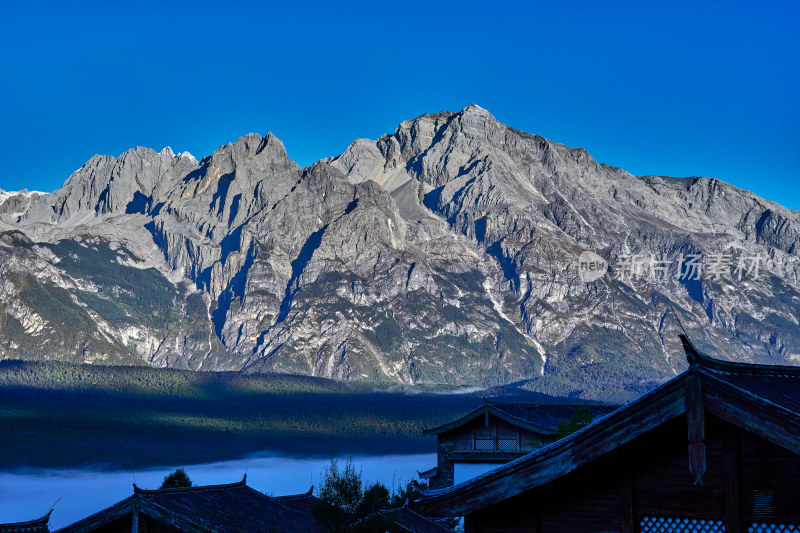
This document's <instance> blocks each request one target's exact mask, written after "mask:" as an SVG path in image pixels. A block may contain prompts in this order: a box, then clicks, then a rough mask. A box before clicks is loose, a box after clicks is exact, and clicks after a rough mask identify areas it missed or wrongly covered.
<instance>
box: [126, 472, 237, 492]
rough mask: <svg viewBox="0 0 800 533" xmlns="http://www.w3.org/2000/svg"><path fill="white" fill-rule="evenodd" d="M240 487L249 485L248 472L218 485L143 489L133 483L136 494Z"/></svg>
mask: <svg viewBox="0 0 800 533" xmlns="http://www.w3.org/2000/svg"><path fill="white" fill-rule="evenodd" d="M239 487H247V474H245V475H244V477H243V478H242V480H241V481H237V482H235V483H222V484H217V485H200V486H194V487H175V488H169V489H143V488H140V487H137V486H136V483H134V484H133V493H134V494H173V493H186V492H204V491H209V490H223V489H235V488H239Z"/></svg>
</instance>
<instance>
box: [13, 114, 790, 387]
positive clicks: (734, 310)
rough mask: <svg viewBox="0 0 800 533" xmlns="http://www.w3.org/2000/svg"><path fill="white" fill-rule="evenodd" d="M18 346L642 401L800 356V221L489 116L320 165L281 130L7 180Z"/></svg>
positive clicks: (36, 353) (717, 188) (728, 191)
mask: <svg viewBox="0 0 800 533" xmlns="http://www.w3.org/2000/svg"><path fill="white" fill-rule="evenodd" d="M0 232H2V235H0V275H2V278H1V279H0V317H1V318H0V355H2V357H5V358H11V357H14V358H38V359H44V358H51V359H66V360H72V361H85V362H103V363H125V364H131V363H133V364H152V365H156V366H170V367H181V368H192V369H203V370H245V371H252V372H256V371H259V372H260V371H275V372H291V373H298V374H308V375H314V376H325V377H334V378H340V379H356V380H379V381H392V382H397V383H405V384H408V383H419V382H446V383H469V384H477V385H480V386H494V385H500V384H506V383H511V382H521V383H522V384H523V386H525V387H527V388H531V389H535V390H539V391H542V392H546V393H550V394H558V395H574V396H583V397H590V398H601V399H615V400H620V399H626V398H629V397H632V396H634V395H636V394H638V393H639V392H641V391H642V390H645V389H647V388H649V387H651V386H652V385H653V384H654V383H655V382H658V381H661V380H663V379H666V378H669V377H670V376H673V375H675V374H676V373H678V372H680V371H681V370H682V369H683V368H684V366H685V364H686V363H685V359H684V358H683V356H682V349H681V347H680V344H679V342H678V338H677V333H678V332H679V330H680V328H681V325H680V324H679V322H678V320H677V319H676V317H679V318H680V321H681V323H682V327H683V328H685V329H686V330H687V331H688V332H689V334H690V335H691V336H692V338H693V339H696V341H697V342H698V344H700V345H701V346H703V347H704V348H706V349H707V350H708V351H709V352H712V353H714V354H716V355H717V356H719V357H722V358H728V359H734V360H740V361H753V362H769V363H781V364H797V363H798V361H800V325H798V316H799V315H800V313H798V311H799V310H800V309H799V308H800V290H799V287H800V279H799V277H798V276H799V275H800V259H799V258H798V254H799V253H800V214H798V213H797V212H795V211H791V210H788V209H785V208H783V207H782V206H780V205H778V204H776V203H773V202H770V201H767V200H764V199H761V198H759V197H757V196H755V195H753V194H752V193H750V192H747V191H743V190H740V189H737V188H735V187H733V186H731V185H728V184H726V183H724V182H721V181H719V180H715V179H709V178H682V179H677V178H669V177H660V176H643V177H642V176H634V175H631V174H629V173H627V172H625V171H624V170H621V169H619V168H614V167H609V166H606V165H603V164H598V163H597V162H596V161H595V160H594V159H592V157H591V156H590V155H589V154H588V153H587V152H586V151H585V150H583V149H575V148H569V147H567V146H564V145H561V144H558V143H554V142H551V141H549V140H547V139H545V138H543V137H539V136H536V135H531V134H528V133H524V132H521V131H517V130H514V129H513V128H510V127H508V126H506V125H504V124H501V123H499V122H498V121H497V120H496V119H495V118H494V117H493V116H492V115H491V114H490V113H489V112H488V111H486V110H484V109H482V108H480V107H478V106H469V107H467V108H465V109H463V110H462V111H460V112H458V113H450V112H442V113H438V114H430V115H423V116H421V117H419V118H417V119H414V120H409V121H405V122H403V123H402V124H400V125H399V126H398V127H397V129H396V130H395V132H394V133H393V134H392V135H384V136H383V137H381V138H380V139H378V140H366V139H358V140H356V141H355V142H354V143H353V144H352V145H351V146H350V147H349V148H348V149H347V150H346V151H345V153H343V154H342V155H340V156H338V157H335V158H328V159H323V160H320V161H318V162H317V163H316V164H314V165H312V166H311V167H308V168H305V169H301V168H300V167H299V166H297V165H296V164H295V163H294V162H292V161H291V160H290V159H289V158H288V157H287V155H286V150H285V149H284V146H283V144H282V143H281V141H280V140H278V139H277V138H276V137H275V136H273V135H272V134H268V135H267V136H266V137H263V138H262V137H261V136H260V135H257V134H249V135H246V136H244V137H242V138H240V139H239V140H237V141H236V142H234V143H229V144H227V145H225V146H222V147H220V148H219V149H217V150H216V151H215V152H214V153H213V154H211V155H210V156H207V157H205V158H203V159H202V160H201V161H197V160H196V159H195V158H194V157H193V156H191V155H190V154H188V153H182V154H180V155H175V154H174V153H173V151H172V150H171V149H169V148H166V149H164V150H162V151H161V152H156V151H154V150H150V149H147V148H135V149H132V150H129V151H128V152H126V153H124V154H122V155H120V156H119V157H117V158H114V157H108V156H95V157H93V158H92V159H90V160H89V161H88V162H87V163H86V164H85V165H84V166H83V167H82V168H81V169H79V170H78V171H76V172H75V173H73V174H72V175H71V176H70V177H69V179H68V180H67V181H66V182H65V184H64V186H63V187H62V188H61V189H59V190H57V191H55V192H53V193H50V194H41V193H28V192H27V191H23V192H20V193H7V192H5V191H0Z"/></svg>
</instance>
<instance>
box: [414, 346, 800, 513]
mask: <svg viewBox="0 0 800 533" xmlns="http://www.w3.org/2000/svg"><path fill="white" fill-rule="evenodd" d="M680 337H681V341H682V342H683V346H684V350H685V351H686V358H687V360H688V362H689V369H688V370H687V371H686V372H684V373H682V374H681V375H679V376H677V377H675V378H674V379H672V380H670V381H668V382H666V383H664V384H662V385H661V386H659V387H657V388H655V389H653V390H652V391H650V392H648V393H647V394H644V395H642V396H640V397H639V398H638V399H636V400H634V401H633V402H631V403H629V404H627V405H625V406H623V407H620V408H619V409H617V410H616V411H614V412H613V413H611V414H609V415H608V416H605V417H603V418H600V419H597V420H595V421H594V422H592V423H591V424H589V425H588V426H586V427H584V428H582V429H580V430H579V431H577V432H575V433H573V434H572V435H570V436H568V437H566V438H563V439H561V440H559V441H556V442H555V443H553V444H551V445H549V446H546V447H544V448H540V449H539V450H537V451H535V452H532V453H530V454H528V455H525V456H522V457H520V458H519V459H517V460H514V461H511V462H510V463H506V464H505V465H503V466H500V467H498V468H496V469H494V470H491V471H489V472H487V473H485V474H482V475H480V476H477V477H475V478H473V479H470V480H467V481H464V482H463V483H460V484H458V485H454V486H452V487H447V488H445V489H440V490H427V491H422V497H421V499H420V500H419V502H418V503H419V506H420V509H421V510H422V512H424V513H426V514H430V515H436V516H462V515H465V514H469V513H471V512H473V511H476V510H478V509H482V508H484V507H486V506H488V505H491V504H494V503H496V502H499V501H502V500H505V499H507V498H510V497H512V496H515V495H517V494H520V493H522V492H525V491H527V490H530V489H532V488H535V487H538V486H541V485H544V484H546V483H549V482H550V481H553V480H555V479H558V478H560V477H561V476H564V475H565V474H568V473H570V472H572V471H574V470H576V469H577V468H580V467H581V466H583V465H585V464H587V463H589V462H591V461H593V460H595V459H597V458H599V457H601V456H602V455H604V454H606V453H608V452H610V451H612V450H614V449H616V448H617V447H619V446H621V445H623V444H625V443H627V442H630V441H632V440H633V439H635V438H636V437H638V436H640V435H642V434H644V433H646V432H648V431H650V430H652V429H654V428H656V427H658V426H660V425H662V424H664V423H666V422H667V421H669V420H672V419H674V418H676V417H678V416H681V415H686V416H687V418H688V419H689V425H690V433H691V426H692V424H695V423H697V424H700V425H702V420H703V416H704V415H703V413H705V412H708V413H711V414H713V415H714V416H717V417H719V418H722V419H723V420H726V421H728V422H729V423H732V424H734V425H736V426H739V427H741V428H743V429H745V430H747V431H749V432H751V433H753V434H755V435H758V436H760V437H762V438H765V439H767V440H769V441H771V442H773V443H775V444H777V445H779V446H782V447H784V448H786V449H788V450H790V451H792V452H794V453H797V454H800V367H792V366H768V365H754V364H744V363H732V362H727V361H720V360H716V359H713V358H711V357H709V356H708V355H705V354H703V353H702V352H700V351H699V350H697V349H696V348H695V347H694V345H692V343H691V342H690V341H689V339H688V338H687V337H686V336H684V335H681V336H680ZM690 437H691V435H690ZM698 449H699V447H698ZM689 450H690V468H692V472H693V474H694V475H695V476H696V478H697V479H698V480H700V477H701V476H702V474H703V470H702V466H700V465H702V464H703V463H702V461H697V462H695V461H694V460H693V458H692V453H693V452H692V444H691V442H690V448H689Z"/></svg>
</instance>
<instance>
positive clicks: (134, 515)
mask: <svg viewBox="0 0 800 533" xmlns="http://www.w3.org/2000/svg"><path fill="white" fill-rule="evenodd" d="M131 533H139V501H138V500H137V499H136V498H134V499H133V506H132V507H131Z"/></svg>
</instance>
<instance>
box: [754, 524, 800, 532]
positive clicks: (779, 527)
mask: <svg viewBox="0 0 800 533" xmlns="http://www.w3.org/2000/svg"><path fill="white" fill-rule="evenodd" d="M747 532H748V533H800V525H795V524H764V523H761V522H755V523H753V524H750V527H749V528H748V529H747Z"/></svg>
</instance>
